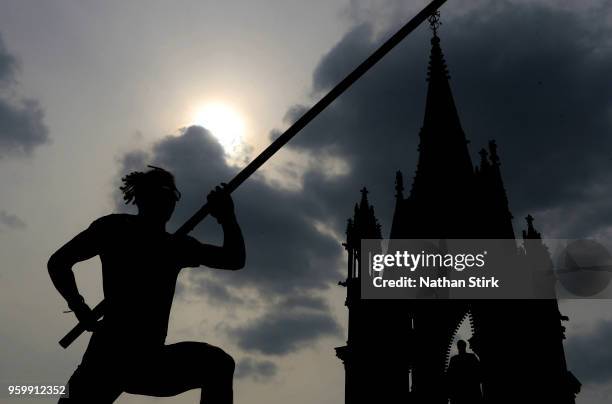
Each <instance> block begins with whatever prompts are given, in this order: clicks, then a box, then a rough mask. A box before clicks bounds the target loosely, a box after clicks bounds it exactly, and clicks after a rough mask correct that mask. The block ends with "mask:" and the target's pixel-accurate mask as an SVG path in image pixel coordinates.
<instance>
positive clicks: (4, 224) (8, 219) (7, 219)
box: [0, 210, 26, 231]
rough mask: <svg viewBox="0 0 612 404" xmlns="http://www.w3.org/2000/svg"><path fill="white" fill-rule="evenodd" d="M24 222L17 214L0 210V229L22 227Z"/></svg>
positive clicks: (24, 225)
mask: <svg viewBox="0 0 612 404" xmlns="http://www.w3.org/2000/svg"><path fill="white" fill-rule="evenodd" d="M24 227H26V224H25V222H24V221H23V220H21V218H19V216H16V215H13V214H11V213H8V212H6V211H4V210H0V231H3V230H4V229H23V228H24Z"/></svg>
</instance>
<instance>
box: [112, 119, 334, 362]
mask: <svg viewBox="0 0 612 404" xmlns="http://www.w3.org/2000/svg"><path fill="white" fill-rule="evenodd" d="M120 163H121V176H122V175H125V174H127V173H128V172H130V171H132V170H142V169H145V167H146V165H147V164H152V165H155V166H160V167H163V168H166V169H168V170H170V171H171V172H173V173H174V175H175V177H176V181H177V186H178V188H179V189H180V191H181V192H182V194H183V197H182V199H181V201H180V202H179V204H178V206H177V212H176V213H175V216H174V218H173V220H172V222H171V223H170V224H169V229H170V230H172V229H173V228H176V227H178V225H179V224H180V223H182V222H183V221H184V220H185V219H186V218H187V217H188V216H190V215H191V214H192V213H193V212H194V211H195V210H196V209H197V208H199V207H200V206H201V204H202V203H203V201H204V200H205V196H206V192H208V190H210V189H212V188H213V187H214V186H215V185H216V184H218V183H219V182H221V181H227V180H229V179H230V178H231V177H233V176H234V175H235V173H236V169H235V168H233V167H230V166H228V165H227V164H226V162H225V160H224V153H223V149H222V147H221V146H220V145H219V143H218V142H217V141H216V139H215V138H214V137H212V136H211V134H210V133H209V132H208V131H207V130H206V129H204V128H201V127H197V126H192V127H189V128H186V129H183V130H182V131H181V132H180V134H179V136H168V137H166V138H165V139H163V140H161V141H159V142H158V143H156V144H155V145H154V146H153V148H152V150H151V152H150V153H147V152H143V151H134V152H131V153H127V154H126V155H125V156H124V157H123V158H122V159H121V161H120ZM116 200H117V205H118V207H120V209H124V206H125V205H123V204H122V202H121V197H120V195H119V194H118V193H117V195H116ZM234 200H235V204H236V211H237V215H238V219H239V221H240V224H241V226H242V228H243V231H244V236H245V240H246V242H247V267H246V268H245V269H244V270H242V271H239V272H233V271H203V272H201V273H199V271H198V270H191V271H189V273H188V276H187V277H186V280H185V284H184V285H180V288H179V291H180V292H181V293H186V292H190V293H197V294H202V295H204V296H206V298H208V299H209V300H212V301H213V302H214V303H216V304H223V305H240V304H241V303H244V299H243V298H242V296H241V289H244V288H246V289H249V290H251V291H252V290H254V291H256V293H257V294H258V295H259V296H260V297H261V301H263V304H264V305H265V304H266V303H269V304H271V305H272V309H271V311H269V312H267V313H266V314H264V316H263V318H262V319H261V321H260V322H257V323H254V324H249V325H248V326H247V327H244V328H240V329H237V330H236V332H237V335H238V337H237V339H238V341H239V344H240V345H241V346H242V347H244V348H245V349H252V350H259V351H261V352H270V353H276V354H279V353H286V352H289V351H291V350H292V349H295V348H297V347H299V346H303V345H306V344H308V343H309V342H311V341H312V340H314V339H316V338H317V337H318V336H320V335H325V334H329V333H330V332H337V331H338V330H339V327H338V325H337V324H336V322H335V320H334V319H333V318H332V317H331V314H330V313H329V310H328V308H327V306H325V305H324V303H322V302H320V301H318V300H317V299H315V298H313V297H311V296H309V293H310V292H312V291H318V290H321V289H325V288H328V287H329V286H330V285H332V286H335V285H336V283H337V281H338V280H340V279H342V274H341V273H340V272H339V267H340V265H339V260H340V258H341V254H342V247H341V245H340V240H335V239H333V238H331V237H330V236H328V235H323V234H322V233H320V232H319V231H318V230H317V229H316V228H315V226H314V224H313V221H312V219H313V218H321V217H324V215H325V213H324V212H325V209H323V208H321V206H320V205H321V204H322V201H320V200H318V199H317V198H315V197H314V196H311V197H309V196H308V195H304V194H302V193H300V192H292V191H286V190H280V189H276V188H274V187H272V186H270V185H268V184H266V183H265V182H264V181H263V180H262V179H261V178H257V177H254V178H252V179H250V180H249V181H248V182H246V183H245V184H244V185H243V186H242V187H241V188H240V189H239V190H238V191H237V192H235V193H234ZM192 234H193V235H195V236H196V237H198V238H199V239H200V240H203V241H209V242H213V243H221V241H222V238H221V236H222V235H221V233H220V229H219V226H218V224H217V223H216V222H215V220H214V219H212V218H208V219H207V220H206V221H205V222H204V223H203V224H202V225H200V226H199V227H198V228H197V229H196V230H195V231H194V232H193V233H192ZM261 301H260V302H261ZM278 301H283V302H286V304H285V306H286V307H287V308H289V309H291V310H292V311H291V313H292V316H291V318H287V317H285V316H284V315H283V314H282V313H278V312H277V311H276V310H277V309H276V308H275V306H274V304H273V303H277V302H278ZM315 311H316V312H315ZM284 326H290V327H292V328H293V331H289V332H281V329H282V327H284ZM268 327H270V328H269V329H268V330H265V328H268ZM285 331H287V330H285ZM270 333H272V335H271V334H270ZM250 335H253V336H254V337H255V338H254V339H253V340H252V341H251V342H250V343H247V342H245V341H246V339H247V338H248V337H249V336H250ZM272 336H273V337H274V338H272ZM268 337H270V340H269V341H266V339H267V338H268ZM271 343H273V344H278V348H276V349H274V348H272V347H270V344H271Z"/></svg>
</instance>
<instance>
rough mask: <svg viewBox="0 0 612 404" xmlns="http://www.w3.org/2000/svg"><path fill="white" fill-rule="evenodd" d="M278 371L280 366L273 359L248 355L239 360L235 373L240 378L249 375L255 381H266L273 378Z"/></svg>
mask: <svg viewBox="0 0 612 404" xmlns="http://www.w3.org/2000/svg"><path fill="white" fill-rule="evenodd" d="M277 371H278V367H277V366H276V364H275V363H274V362H272V361H269V360H258V359H253V358H249V357H247V358H245V359H242V360H241V361H240V362H238V365H236V373H235V375H236V377H237V378H239V379H242V378H247V377H249V378H252V379H253V380H255V381H266V380H268V379H270V378H272V377H273V376H274V375H275V374H276V372H277Z"/></svg>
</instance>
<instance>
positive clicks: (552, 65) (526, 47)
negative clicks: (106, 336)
mask: <svg viewBox="0 0 612 404" xmlns="http://www.w3.org/2000/svg"><path fill="white" fill-rule="evenodd" d="M490 3H491V2H486V1H465V0H449V2H448V4H447V5H445V6H444V7H443V9H442V15H443V26H442V28H441V33H440V35H441V37H442V47H443V49H444V52H445V55H446V59H447V62H448V64H449V68H450V73H451V77H452V83H451V84H452V87H453V91H454V94H455V99H456V101H457V104H458V108H459V112H460V115H461V119H462V123H463V126H464V129H465V132H466V134H467V136H468V138H469V139H470V141H471V143H470V148H471V152H472V156H473V157H474V156H476V152H477V151H478V150H479V149H480V147H482V146H483V145H485V144H486V142H487V141H488V140H489V139H491V138H495V139H496V140H497V143H498V144H499V147H500V150H499V152H500V155H501V158H502V164H503V166H502V168H503V174H504V177H505V181H506V187H507V190H508V193H509V198H510V204H511V208H512V211H513V213H514V216H515V218H516V219H515V228H516V229H522V228H523V227H524V223H523V220H522V218H523V217H524V216H525V215H526V214H527V213H531V214H532V215H534V216H535V217H536V225H537V226H538V227H539V229H540V230H541V231H542V232H543V233H544V235H545V236H547V237H561V238H569V237H590V236H599V237H606V238H609V237H611V236H612V209H609V207H610V206H612V192H611V189H612V188H611V187H610V186H609V173H610V172H611V170H612V136H610V134H611V133H610V131H611V129H612V94H611V91H610V90H612V88H611V87H610V72H611V71H612V42H611V40H610V38H612V35H610V34H611V33H612V32H611V31H612V26H611V23H612V20H611V18H612V5H610V4H609V2H607V1H594V2H590V3H589V4H588V5H580V4H577V3H578V2H572V1H550V0H548V1H545V0H537V1H526V0H515V1H503V2H495V4H494V5H493V4H490ZM424 4H425V2H424V1H421V0H419V1H411V2H408V1H401V0H386V1H375V0H353V1H349V0H342V1H323V0H316V1H310V2H304V1H297V0H291V1H287V0H285V1H280V0H268V1H258V2H254V1H226V2H223V3H221V2H206V1H190V0H181V1H175V2H168V1H130V2H120V1H109V2H94V1H75V0H73V1H68V0H57V1H53V2H40V1H39V2H35V1H17V0H14V1H12V0H0V7H1V12H0V183H1V184H2V190H3V191H2V193H1V194H0V254H1V256H2V271H1V272H0V280H1V282H0V303H1V306H0V307H2V309H0V322H1V323H2V324H3V327H2V329H1V330H0V336H1V341H2V345H3V347H2V349H1V350H0V381H2V382H3V383H4V382H9V381H12V382H19V383H21V384H42V383H45V384H48V383H49V382H56V383H63V382H65V380H66V379H67V378H68V376H69V375H70V374H71V372H72V371H73V369H74V367H75V366H76V364H78V362H79V360H80V357H81V354H82V352H83V350H84V347H85V344H86V342H87V338H82V339H81V340H79V341H78V343H76V344H74V346H72V347H71V348H70V349H68V350H66V351H64V350H62V349H61V348H59V346H58V345H57V340H58V338H59V337H60V336H62V335H63V333H64V332H65V331H66V330H67V329H68V328H69V327H70V326H72V324H73V322H74V319H73V317H72V316H71V315H70V314H62V310H65V304H64V302H63V301H62V300H61V298H60V297H59V295H58V294H57V293H56V292H55V290H54V289H53V287H52V285H51V282H50V281H49V279H48V275H47V273H46V268H45V263H46V260H47V259H48V257H49V255H50V254H51V253H52V252H53V251H54V250H55V249H56V248H58V247H59V246H60V245H61V244H62V243H63V242H65V241H67V240H68V239H69V238H71V237H72V236H74V235H75V234H76V233H77V232H79V231H80V230H82V229H83V228H85V227H87V226H88V225H89V223H91V221H93V220H94V219H96V218H97V217H99V216H102V215H104V214H107V213H110V212H113V211H130V209H131V208H130V207H125V206H123V205H122V204H121V199H120V198H119V196H118V193H117V185H118V180H119V178H120V176H121V175H122V174H124V173H126V172H129V171H130V170H134V169H142V168H143V167H145V166H146V165H147V164H154V165H158V166H163V167H165V168H167V169H169V170H171V171H172V172H174V173H175V174H176V177H177V182H178V186H179V188H180V189H181V191H182V193H183V195H184V197H183V200H181V202H180V204H179V206H178V208H177V212H176V214H175V217H174V219H173V220H172V222H171V223H170V224H169V230H173V229H175V228H176V227H177V226H178V225H179V224H180V223H181V222H182V220H184V219H185V218H186V217H187V216H188V215H189V214H190V213H191V212H192V211H193V210H194V209H195V208H196V207H197V206H198V205H199V204H200V203H201V201H202V200H203V198H204V195H205V194H206V192H207V191H208V190H209V189H210V188H211V187H212V186H213V185H215V184H216V183H218V182H221V181H224V180H228V179H229V178H231V177H232V175H234V174H235V173H236V172H237V171H238V170H239V168H240V167H241V166H243V165H244V164H245V162H246V161H248V160H249V159H250V158H253V157H254V156H255V155H256V154H257V152H258V151H260V150H261V149H262V148H263V147H265V145H267V144H268V143H269V141H270V140H271V139H272V138H273V137H274V136H275V134H277V133H278V131H279V130H282V129H284V128H286V127H287V126H288V125H289V124H290V123H291V122H292V120H294V119H296V117H297V116H299V114H300V112H301V111H303V110H304V108H305V107H307V106H309V105H311V104H312V103H313V102H315V101H316V100H317V99H318V98H320V97H321V96H322V95H323V94H324V93H325V91H326V90H328V89H329V88H330V87H331V86H333V85H334V84H335V83H336V82H337V81H338V80H339V79H340V78H342V77H343V75H344V74H346V73H347V72H348V71H350V70H351V69H352V68H353V67H354V66H355V65H356V63H358V62H359V61H360V60H361V59H363V58H364V57H366V56H367V55H368V54H369V53H370V52H371V51H372V50H373V49H374V48H375V47H376V46H377V45H378V44H379V43H381V41H382V40H384V38H386V37H387V36H388V35H390V33H392V32H394V31H395V30H396V29H397V28H398V27H399V26H400V25H401V24H403V23H404V22H406V21H407V20H408V19H409V18H411V17H412V16H413V15H414V14H415V12H416V11H417V10H418V9H420V8H421V7H422V6H423V5H424ZM429 36H430V32H429V30H428V28H427V27H425V26H423V27H421V28H420V29H419V30H417V31H415V32H414V34H413V35H411V36H410V37H408V38H407V39H406V40H405V41H404V42H403V43H402V44H401V45H400V46H398V48H397V49H396V50H394V51H393V52H392V53H391V54H390V55H388V57H387V58H386V59H385V60H383V61H382V62H381V64H380V65H379V66H377V67H376V68H375V69H374V70H373V71H372V72H370V73H368V74H367V75H366V76H364V78H363V79H362V80H361V81H360V82H359V83H357V84H356V85H355V86H354V87H353V88H352V89H350V90H349V91H348V92H347V93H346V94H345V95H344V96H343V97H342V98H341V99H340V100H338V101H337V102H336V103H335V104H333V105H332V106H331V108H329V109H328V110H327V111H325V112H324V113H323V114H322V115H321V116H320V117H319V118H317V120H316V121H314V122H313V123H312V124H311V125H310V126H309V127H308V128H307V129H306V130H305V131H304V132H303V133H302V134H301V135H300V137H298V138H296V139H295V140H294V141H292V143H291V145H290V146H291V147H289V148H288V149H287V150H285V151H284V152H283V153H281V154H280V155H278V156H277V157H275V158H274V160H273V161H271V162H270V164H269V165H267V166H266V167H265V169H264V170H262V171H261V172H260V173H258V175H256V176H255V177H254V178H252V179H251V180H249V181H248V182H247V183H245V185H244V186H243V187H242V188H241V189H240V190H238V191H237V192H236V193H235V201H236V207H237V213H238V217H239V220H240V222H241V223H242V225H243V227H244V232H245V237H246V241H247V248H248V256H249V257H248V265H247V268H246V269H245V270H244V271H240V272H232V273H220V272H214V271H212V270H207V269H205V268H200V269H192V270H185V271H183V273H182V274H181V276H180V278H179V281H178V288H177V295H176V296H175V303H174V306H173V311H172V316H171V324H170V330H169V336H168V341H169V342H175V341H180V340H203V341H208V342H210V343H213V344H216V345H220V346H222V347H224V348H225V349H226V350H227V351H228V352H230V353H232V354H233V356H234V357H235V358H236V359H237V362H238V371H237V378H236V401H237V402H238V403H247V402H249V403H269V402H294V403H298V404H299V403H311V402H320V403H338V402H342V400H343V385H344V378H343V369H342V366H341V363H340V361H339V360H338V359H337V358H335V356H334V351H333V348H334V347H336V346H340V345H342V344H343V343H344V340H345V338H346V337H345V336H346V312H345V308H344V306H343V303H344V295H343V293H344V290H343V289H342V288H340V287H338V286H337V282H338V281H339V280H342V279H343V278H344V276H345V275H344V257H343V254H342V253H343V250H342V247H341V245H340V243H341V242H342V241H343V231H344V226H345V222H346V219H347V218H348V216H349V215H350V214H351V210H352V205H353V204H354V203H355V202H356V201H357V200H358V198H359V192H358V191H359V189H360V188H361V187H363V186H364V185H365V186H367V187H368V188H369V189H370V191H371V193H370V197H371V201H372V202H373V203H374V205H375V208H376V212H377V214H378V217H379V219H380V221H381V223H382V225H383V233H384V234H388V231H389V222H390V218H391V214H392V207H393V194H394V191H393V181H394V173H395V171H396V170H398V169H401V170H403V172H404V174H405V177H406V178H410V177H411V175H412V173H413V170H414V167H415V164H416V161H415V159H416V145H417V134H418V130H419V128H420V125H421V120H422V115H423V111H424V96H425V90H426V82H425V75H426V66H427V58H428V51H429V49H428V48H429ZM458 197H459V196H458ZM213 222H214V221H211V222H206V223H205V224H204V225H202V226H201V227H199V228H198V229H197V231H196V232H195V233H194V234H195V235H196V236H197V237H199V238H200V239H202V240H209V241H213V242H214V241H219V239H220V233H219V229H218V228H217V227H216V226H215V224H214V223H213ZM76 272H77V280H78V282H79V286H80V288H81V290H82V294H83V295H84V296H85V297H86V298H87V300H88V301H89V302H91V304H95V302H97V301H98V300H100V299H101V296H102V292H101V284H100V269H99V263H98V262H97V261H95V260H92V262H86V263H83V264H80V265H78V266H77V268H76ZM143 282H146V280H143ZM562 309H563V312H564V313H565V314H567V315H569V316H570V318H571V322H570V323H569V324H568V332H567V334H568V339H567V341H566V350H567V352H568V358H569V359H568V360H569V366H570V368H571V369H572V370H573V371H574V373H575V374H576V375H577V376H578V378H579V379H580V380H581V381H582V382H583V384H584V387H583V393H582V394H581V395H580V396H579V403H604V402H609V400H610V398H611V397H612V351H610V350H608V349H607V348H608V346H609V341H610V340H611V339H612V310H611V309H612V304H610V303H609V302H607V301H595V300H593V301H580V302H563V304H562ZM515 330H516V332H517V333H522V332H528V330H522V329H521V328H520V324H516V329H515ZM197 395H198V393H197V392H188V393H185V394H183V395H181V396H178V397H174V398H168V399H163V400H161V399H151V398H146V397H139V396H130V395H124V396H122V397H121V399H120V400H118V402H121V403H146V402H153V401H156V402H163V403H166V402H167V403H181V402H185V403H187V402H195V400H196V397H197ZM1 400H2V399H0V402H2V401H1ZM4 402H10V401H4Z"/></svg>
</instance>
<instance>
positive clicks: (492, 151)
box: [489, 140, 533, 219]
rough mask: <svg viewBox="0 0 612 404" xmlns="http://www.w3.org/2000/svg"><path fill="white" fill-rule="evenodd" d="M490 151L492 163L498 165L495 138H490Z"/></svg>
mask: <svg viewBox="0 0 612 404" xmlns="http://www.w3.org/2000/svg"><path fill="white" fill-rule="evenodd" d="M489 153H490V154H491V158H490V160H491V164H493V165H494V166H498V165H499V156H498V155H497V143H495V140H489ZM532 219H533V218H532Z"/></svg>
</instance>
